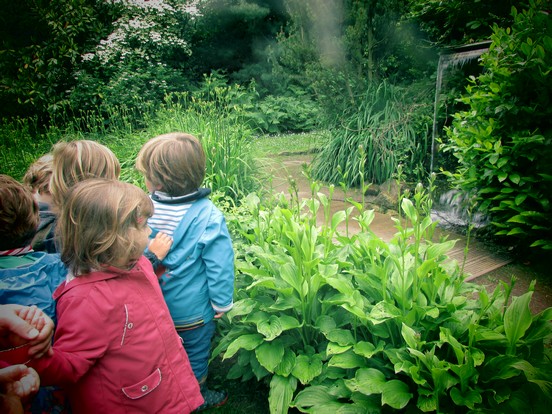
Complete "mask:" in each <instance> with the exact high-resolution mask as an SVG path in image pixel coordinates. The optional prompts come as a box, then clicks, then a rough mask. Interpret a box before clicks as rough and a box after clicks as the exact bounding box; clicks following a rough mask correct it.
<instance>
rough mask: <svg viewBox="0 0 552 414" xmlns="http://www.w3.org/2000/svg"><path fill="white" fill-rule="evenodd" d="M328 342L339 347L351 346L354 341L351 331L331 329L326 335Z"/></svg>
mask: <svg viewBox="0 0 552 414" xmlns="http://www.w3.org/2000/svg"><path fill="white" fill-rule="evenodd" d="M326 338H328V340H329V341H332V342H337V343H338V344H339V345H341V346H345V345H353V344H354V343H355V342H356V341H355V338H354V337H353V334H352V333H351V331H348V330H345V329H332V330H331V331H330V332H328V333H327V334H326Z"/></svg>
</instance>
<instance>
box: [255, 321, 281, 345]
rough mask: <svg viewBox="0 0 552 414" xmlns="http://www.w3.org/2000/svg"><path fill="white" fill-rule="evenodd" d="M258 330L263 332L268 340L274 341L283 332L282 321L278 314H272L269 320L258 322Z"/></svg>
mask: <svg viewBox="0 0 552 414" xmlns="http://www.w3.org/2000/svg"><path fill="white" fill-rule="evenodd" d="M257 331H258V332H259V333H260V334H263V335H264V336H265V338H266V340H268V341H272V340H273V339H274V338H277V337H278V336H279V335H280V334H281V333H282V331H283V328H282V322H281V321H280V318H278V317H277V316H276V315H271V316H270V317H269V318H268V319H267V320H264V321H260V322H259V323H257Z"/></svg>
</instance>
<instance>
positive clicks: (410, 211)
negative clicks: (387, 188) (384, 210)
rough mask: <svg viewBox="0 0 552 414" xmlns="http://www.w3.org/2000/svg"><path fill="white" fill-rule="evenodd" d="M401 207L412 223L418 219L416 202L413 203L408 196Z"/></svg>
mask: <svg viewBox="0 0 552 414" xmlns="http://www.w3.org/2000/svg"><path fill="white" fill-rule="evenodd" d="M401 209H402V210H403V211H404V214H405V215H406V217H408V218H409V219H410V221H411V222H412V223H416V222H417V221H418V214H417V213H416V208H415V207H414V204H412V201H411V200H409V199H408V198H406V197H405V198H403V200H402V203H401Z"/></svg>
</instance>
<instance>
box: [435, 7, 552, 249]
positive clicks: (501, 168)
mask: <svg viewBox="0 0 552 414" xmlns="http://www.w3.org/2000/svg"><path fill="white" fill-rule="evenodd" d="M546 7H547V3H546V2H545V1H541V0H532V1H530V8H529V9H527V10H524V11H522V12H520V13H518V12H517V10H516V9H515V8H512V15H513V18H514V23H513V25H512V27H511V28H500V27H498V26H496V25H495V26H494V27H493V35H492V44H491V46H490V49H489V52H488V53H486V54H484V55H483V56H482V65H483V68H484V69H485V71H484V72H483V73H482V74H481V75H480V76H478V77H472V78H471V80H470V85H469V86H468V87H467V91H466V94H465V95H464V96H463V97H462V98H461V101H462V102H463V103H465V104H466V105H468V108H469V109H467V110H465V111H462V112H458V113H457V114H455V117H454V122H453V125H452V127H451V128H449V129H448V130H447V135H448V137H449V139H450V142H449V143H448V144H447V145H446V147H445V148H446V151H451V152H452V153H454V155H455V156H456V157H457V159H458V161H459V166H458V168H457V170H456V171H454V172H453V173H449V176H450V177H451V179H452V181H453V183H454V184H455V185H457V186H459V187H461V188H462V189H463V190H464V191H466V192H468V193H474V194H475V195H477V196H478V199H479V209H480V210H481V211H482V212H483V213H487V214H488V215H489V216H490V218H491V220H492V225H493V226H494V229H495V230H496V234H498V235H501V236H508V237H509V238H510V239H511V240H512V241H515V242H516V243H517V244H518V245H526V246H529V245H531V246H532V247H541V248H543V249H552V238H551V237H550V234H551V232H552V224H551V223H552V207H551V205H550V194H552V169H551V166H552V164H551V162H550V160H552V123H551V122H550V120H551V119H552V105H551V103H552V102H551V99H550V97H551V93H552V76H551V75H550V68H551V67H552V19H550V15H549V13H550V11H549V10H546Z"/></svg>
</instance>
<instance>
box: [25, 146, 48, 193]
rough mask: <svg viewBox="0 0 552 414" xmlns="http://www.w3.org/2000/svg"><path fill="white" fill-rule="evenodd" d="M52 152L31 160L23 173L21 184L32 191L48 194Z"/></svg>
mask: <svg viewBox="0 0 552 414" xmlns="http://www.w3.org/2000/svg"><path fill="white" fill-rule="evenodd" d="M52 160H53V157H52V154H51V153H48V154H44V155H43V156H42V157H40V158H39V159H38V160H36V161H35V162H33V163H32V164H31V165H30V166H29V168H28V169H27V172H25V175H24V176H23V184H25V185H27V186H28V187H29V188H30V189H31V191H32V192H33V193H35V192H38V193H40V194H50V179H51V178H52Z"/></svg>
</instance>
